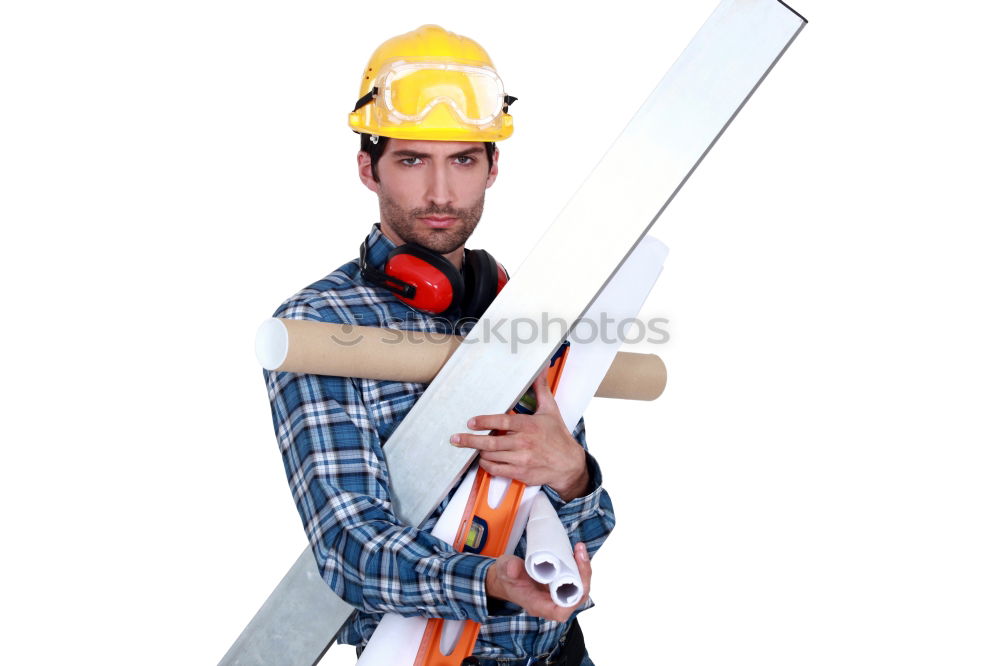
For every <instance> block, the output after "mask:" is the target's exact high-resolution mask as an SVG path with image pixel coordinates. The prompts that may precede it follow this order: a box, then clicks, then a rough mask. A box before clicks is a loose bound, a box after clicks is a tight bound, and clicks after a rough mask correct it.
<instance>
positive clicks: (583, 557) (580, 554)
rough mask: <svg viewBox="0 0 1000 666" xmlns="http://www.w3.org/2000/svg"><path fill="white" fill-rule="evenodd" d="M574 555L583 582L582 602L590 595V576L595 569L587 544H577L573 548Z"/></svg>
mask: <svg viewBox="0 0 1000 666" xmlns="http://www.w3.org/2000/svg"><path fill="white" fill-rule="evenodd" d="M573 555H574V556H575V557H576V568H577V569H579V571H580V580H581V581H582V582H583V596H582V597H580V603H581V604H582V603H584V602H585V601H587V597H589V596H590V578H591V576H592V575H593V573H594V571H593V569H592V568H591V566H590V554H589V553H588V552H587V544H585V543H583V542H580V543H578V544H576V547H575V548H574V549H573Z"/></svg>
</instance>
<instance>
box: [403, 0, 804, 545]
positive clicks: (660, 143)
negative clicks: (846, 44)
mask: <svg viewBox="0 0 1000 666" xmlns="http://www.w3.org/2000/svg"><path fill="white" fill-rule="evenodd" d="M804 25H805V22H804V20H803V19H802V18H801V17H800V16H799V15H797V14H796V13H794V12H793V11H791V10H790V9H789V8H788V7H787V6H786V5H784V4H782V3H781V2H779V1H778V0H723V2H722V3H720V4H719V6H718V7H717V8H716V10H715V11H714V12H713V13H712V15H711V16H710V17H709V19H708V21H706V23H705V24H704V25H703V26H702V28H701V29H700V30H699V31H698V33H697V35H695V37H694V39H693V40H692V41H691V43H690V44H689V45H688V46H687V48H685V49H684V51H683V52H682V53H681V55H680V57H679V58H678V59H677V61H676V62H675V63H674V65H673V66H672V67H671V68H670V70H669V71H668V72H667V74H666V75H665V76H664V77H663V79H662V80H661V81H660V83H659V84H658V85H657V86H656V88H655V89H654V90H653V93H652V94H651V95H650V96H649V98H648V99H647V100H646V101H645V102H644V103H643V105H642V107H641V108H640V109H639V111H638V112H637V113H636V115H635V116H634V117H633V118H632V120H631V121H630V122H629V124H628V125H627V126H626V127H625V129H624V130H623V131H622V133H621V135H620V136H619V137H618V138H617V140H616V141H615V142H614V144H613V145H612V146H611V148H610V149H609V150H608V152H607V153H606V154H605V155H604V157H603V158H602V159H601V161H600V163H598V165H597V167H596V168H595V169H594V170H593V171H592V172H591V174H590V175H589V176H588V178H587V180H586V181H585V182H584V183H583V185H582V186H581V187H580V189H579V190H578V191H577V192H576V193H575V194H574V196H573V198H572V199H571V200H570V202H569V203H568V204H567V205H566V207H565V208H564V209H563V210H562V211H561V212H560V214H559V215H558V217H557V218H556V219H555V221H554V222H553V223H552V224H551V226H550V227H549V228H548V230H547V231H546V233H545V234H544V236H542V238H541V240H540V241H539V242H538V244H537V245H536V246H535V248H534V249H533V250H532V252H531V254H530V255H529V256H528V257H527V258H526V259H525V261H524V263H523V265H522V266H521V268H520V270H518V271H517V273H515V274H514V275H513V276H512V277H511V280H510V282H508V283H507V285H506V286H505V287H504V289H503V291H501V292H500V294H499V295H498V296H497V298H496V300H494V302H493V304H492V305H491V306H490V307H489V309H488V310H487V311H486V312H485V314H484V315H483V318H482V319H481V320H480V321H479V323H478V324H477V325H476V326H475V327H474V328H473V329H472V331H470V333H469V335H468V336H467V338H466V340H465V342H463V343H462V344H461V345H459V347H458V348H457V349H456V350H455V353H454V354H452V356H451V358H450V359H449V360H448V361H447V362H446V363H445V365H444V366H443V367H442V369H441V371H440V372H439V373H438V374H437V376H436V377H435V378H434V380H433V381H432V382H431V383H430V385H429V386H428V387H427V389H426V391H425V392H424V394H423V395H422V396H421V398H420V400H418V401H417V403H416V404H415V405H414V406H413V408H412V409H411V410H410V412H409V413H408V414H407V415H406V417H405V418H404V419H403V421H402V422H401V423H400V424H399V426H398V427H397V428H396V430H395V431H394V432H393V434H392V436H391V437H390V438H389V441H388V442H386V445H385V452H386V461H387V464H388V466H389V471H390V475H389V483H390V492H391V494H392V500H393V510H394V511H395V513H396V515H397V517H399V518H400V519H401V520H402V521H403V522H405V523H407V524H410V525H419V524H420V523H421V522H423V520H425V519H426V518H427V516H429V515H430V513H431V512H432V511H433V510H434V508H435V507H436V506H437V505H438V504H439V503H440V502H441V500H442V499H443V498H444V496H445V494H446V493H447V492H448V490H449V489H450V488H451V487H453V486H454V484H455V482H456V481H457V480H458V479H459V477H460V475H461V474H462V473H463V471H464V470H465V469H466V467H467V466H468V465H469V463H470V462H471V460H472V457H473V455H474V453H475V452H474V451H473V450H470V449H457V448H455V447H452V446H450V445H449V443H448V439H449V437H450V436H451V435H452V434H453V433H456V432H470V431H469V430H468V429H467V428H466V421H467V420H468V419H469V417H470V416H473V415H476V414H498V413H502V412H506V411H507V410H508V409H509V408H510V407H511V406H512V405H513V404H514V402H515V401H516V400H517V399H518V398H519V397H520V396H521V395H522V393H523V392H524V390H525V389H526V388H527V387H528V385H530V383H531V380H532V378H533V377H534V376H535V374H536V373H537V372H538V370H539V369H540V368H541V367H542V365H543V364H544V363H545V362H546V361H547V360H548V359H549V357H550V356H551V355H552V353H553V352H554V351H555V348H556V347H557V346H558V345H559V344H560V342H561V340H562V337H561V336H560V335H559V334H558V332H557V329H558V328H559V327H561V326H566V329H567V330H568V329H569V328H572V326H573V325H574V324H575V322H576V321H577V320H578V318H579V317H580V316H581V314H582V313H583V312H584V311H585V310H586V309H587V306H588V305H589V304H590V303H591V301H592V300H593V299H594V298H595V297H596V295H597V294H598V293H599V292H600V291H601V288H602V287H603V286H604V285H605V284H606V283H607V281H608V280H609V279H610V278H611V276H612V275H613V274H614V273H615V271H616V270H617V269H618V267H619V266H620V265H621V263H622V262H623V261H624V260H625V259H626V258H627V257H628V255H629V253H630V252H631V251H632V249H633V248H634V247H635V246H636V244H637V243H638V242H639V241H640V240H641V239H642V237H643V235H645V233H646V232H647V231H648V230H649V228H650V227H651V226H652V225H653V223H654V222H655V221H656V220H657V218H658V217H659V216H660V214H661V213H662V212H663V210H664V208H666V206H667V204H669V203H670V201H671V200H672V199H673V197H674V196H675V195H676V193H677V191H678V190H680V188H681V187H682V186H683V184H684V182H685V181H686V180H687V179H688V177H689V176H690V175H691V173H692V172H693V171H694V169H695V168H696V167H697V166H698V164H699V163H700V162H701V160H702V159H703V158H704V156H705V154H706V153H707V152H708V151H709V149H711V147H712V146H713V145H714V144H715V142H716V141H717V140H718V138H719V136H720V135H721V134H722V132H723V131H724V130H725V129H726V127H728V125H729V123H730V122H731V121H732V119H733V117H734V116H735V115H736V113H737V112H739V110H740V109H741V108H742V107H743V105H744V104H745V103H746V101H747V99H748V98H749V97H750V95H751V94H752V93H753V92H754V90H756V89H757V87H758V86H759V85H760V83H761V81H762V80H763V79H764V77H765V76H767V74H768V72H770V71H771V68H772V67H773V66H774V64H775V63H776V62H777V60H778V59H779V58H780V57H781V55H782V54H783V53H784V52H785V50H786V49H787V47H788V45H789V44H790V43H791V42H792V40H794V39H795V37H796V35H798V33H799V31H800V30H801V29H802V27H803V26H804ZM577 266H587V267H588V270H586V271H579V270H574V268H575V267H577ZM552 322H555V329H556V330H553V326H552ZM545 333H548V334H545ZM563 333H565V331H563Z"/></svg>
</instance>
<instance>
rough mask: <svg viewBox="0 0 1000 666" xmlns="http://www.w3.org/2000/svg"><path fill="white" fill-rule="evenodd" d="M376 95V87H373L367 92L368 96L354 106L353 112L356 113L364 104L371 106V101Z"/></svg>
mask: <svg viewBox="0 0 1000 666" xmlns="http://www.w3.org/2000/svg"><path fill="white" fill-rule="evenodd" d="M377 95H378V87H377V86H375V87H373V88H372V89H371V90H369V91H368V94H367V95H365V96H364V97H362V98H361V99H359V100H358V103H357V104H355V105H354V110H355V111H357V110H358V109H360V108H361V107H363V106H364V105H366V104H371V102H372V100H373V99H375V97H376V96H377Z"/></svg>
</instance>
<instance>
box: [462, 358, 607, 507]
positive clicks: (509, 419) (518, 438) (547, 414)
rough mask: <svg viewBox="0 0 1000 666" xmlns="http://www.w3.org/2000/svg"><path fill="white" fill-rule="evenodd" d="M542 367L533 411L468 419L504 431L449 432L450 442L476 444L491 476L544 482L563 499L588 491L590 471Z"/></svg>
mask: <svg viewBox="0 0 1000 666" xmlns="http://www.w3.org/2000/svg"><path fill="white" fill-rule="evenodd" d="M547 374H548V373H547V372H546V371H545V370H543V371H542V373H541V374H540V375H539V376H538V377H536V378H535V383H534V385H533V387H534V389H535V397H536V399H537V401H538V408H537V409H536V410H535V413H534V414H487V415H484V416H475V417H473V418H471V419H469V429H470V430H500V431H506V432H505V434H495V435H472V434H469V433H460V434H456V435H452V437H451V443H452V444H453V445H454V446H461V447H466V448H472V449H479V466H480V467H482V468H483V469H484V470H486V471H487V472H489V473H490V474H492V475H493V476H504V477H507V478H508V479H516V480H517V481H521V482H523V483H524V484H525V485H529V486H540V485H543V484H545V485H548V486H549V487H550V488H552V489H553V490H554V491H556V492H557V493H559V496H560V497H562V498H563V500H565V501H569V500H571V499H574V498H576V497H580V496H582V495H583V494H584V492H586V490H587V482H588V481H589V476H588V472H587V456H586V453H585V452H584V450H583V447H581V446H580V444H579V443H578V442H577V441H576V440H575V439H573V434H572V433H571V432H570V431H569V430H567V429H566V424H564V423H563V419H562V414H560V413H559V406H558V405H556V399H555V397H553V395H552V391H551V390H549V383H548V377H547V376H546V375H547Z"/></svg>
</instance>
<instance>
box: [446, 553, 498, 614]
mask: <svg viewBox="0 0 1000 666" xmlns="http://www.w3.org/2000/svg"><path fill="white" fill-rule="evenodd" d="M495 561H496V560H494V559H493V558H492V557H484V556H482V555H474V554H472V553H455V554H454V555H452V556H451V557H448V558H446V559H445V561H444V564H443V566H442V568H441V573H442V575H441V580H442V584H443V588H444V593H445V594H444V596H445V598H446V599H447V603H448V605H449V607H450V608H451V610H452V613H453V615H454V617H460V618H465V619H468V620H472V621H473V622H479V623H483V622H485V621H486V619H487V618H488V617H489V616H490V609H489V608H488V607H487V603H488V602H487V598H486V570H487V569H489V568H490V565H491V564H493V563H494V562H495Z"/></svg>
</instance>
